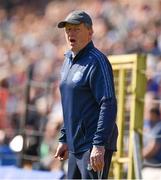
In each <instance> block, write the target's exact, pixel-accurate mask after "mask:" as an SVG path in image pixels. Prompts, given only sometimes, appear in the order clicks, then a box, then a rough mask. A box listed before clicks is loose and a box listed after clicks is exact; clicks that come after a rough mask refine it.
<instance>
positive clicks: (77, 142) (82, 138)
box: [55, 10, 118, 179]
mask: <svg viewBox="0 0 161 180" xmlns="http://www.w3.org/2000/svg"><path fill="white" fill-rule="evenodd" d="M58 28H64V29H65V35H66V40H67V43H68V45H69V49H70V50H68V51H67V52H66V53H65V61H64V64H63V67H62V72H61V73H62V74H61V84H60V91H61V99H62V107H63V116H64V126H63V127H62V129H61V137H60V139H59V145H58V148H57V151H56V154H55V157H56V158H59V159H60V160H65V159H66V158H67V156H68V153H69V161H68V178H69V179H81V178H82V179H98V178H101V179H103V178H107V177H108V172H109V167H110V163H111V158H112V154H113V152H114V151H116V141H117V136H118V131H117V126H116V123H115V120H116V113H117V105H116V97H115V90H114V83H113V74H112V68H111V65H110V62H109V61H108V59H107V57H106V56H105V55H104V54H103V53H102V52H100V51H99V50H98V49H97V48H96V47H95V46H94V44H93V42H92V35H93V27H92V20H91V17H90V16H89V15H88V14H87V13H86V12H84V11H81V10H77V11H73V12H71V13H70V14H69V15H68V16H67V17H66V19H65V20H64V21H61V22H59V23H58Z"/></svg>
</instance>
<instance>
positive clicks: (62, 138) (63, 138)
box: [59, 125, 66, 143]
mask: <svg viewBox="0 0 161 180" xmlns="http://www.w3.org/2000/svg"><path fill="white" fill-rule="evenodd" d="M59 142H62V143H66V133H65V127H64V125H63V126H62V128H61V130H60V138H59Z"/></svg>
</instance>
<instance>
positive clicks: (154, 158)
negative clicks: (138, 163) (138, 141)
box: [142, 108, 161, 179]
mask: <svg viewBox="0 0 161 180" xmlns="http://www.w3.org/2000/svg"><path fill="white" fill-rule="evenodd" d="M143 140H144V145H143V151H142V154H143V159H144V161H143V162H144V163H143V165H144V168H143V171H142V173H143V179H160V178H161V117H160V111H159V108H152V109H151V110H150V116H149V119H147V120H145V121H144V137H143Z"/></svg>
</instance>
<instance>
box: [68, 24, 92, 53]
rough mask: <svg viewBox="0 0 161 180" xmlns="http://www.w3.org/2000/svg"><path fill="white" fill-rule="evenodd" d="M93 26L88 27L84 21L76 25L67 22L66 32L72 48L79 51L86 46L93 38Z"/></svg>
mask: <svg viewBox="0 0 161 180" xmlns="http://www.w3.org/2000/svg"><path fill="white" fill-rule="evenodd" d="M92 33H93V31H92V28H87V27H86V26H85V25H84V24H83V23H81V24H78V25H74V24H68V23H67V24H66V26H65V34H66V40H67V43H68V45H69V47H70V49H71V50H72V51H73V52H74V53H77V52H79V51H80V50H81V49H82V48H84V47H85V46H86V45H87V43H88V42H89V41H91V38H92Z"/></svg>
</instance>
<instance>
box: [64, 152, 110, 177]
mask: <svg viewBox="0 0 161 180" xmlns="http://www.w3.org/2000/svg"><path fill="white" fill-rule="evenodd" d="M112 154H113V151H111V150H107V149H106V150H105V156H104V160H105V165H104V169H103V171H102V172H95V171H93V169H91V168H90V164H89V158H90V151H86V152H83V153H79V154H72V153H69V160H68V174H67V178H68V179H108V173H109V169H110V164H111V159H112Z"/></svg>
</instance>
